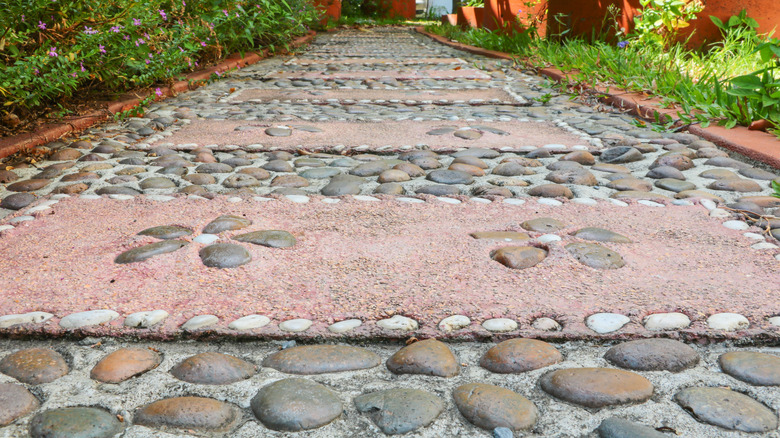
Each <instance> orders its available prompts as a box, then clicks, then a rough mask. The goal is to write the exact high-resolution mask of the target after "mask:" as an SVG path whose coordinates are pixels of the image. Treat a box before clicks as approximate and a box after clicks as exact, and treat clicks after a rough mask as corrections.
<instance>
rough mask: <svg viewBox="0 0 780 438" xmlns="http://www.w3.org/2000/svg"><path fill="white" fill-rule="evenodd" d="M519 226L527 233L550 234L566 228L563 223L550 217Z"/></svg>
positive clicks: (539, 218) (526, 222)
mask: <svg viewBox="0 0 780 438" xmlns="http://www.w3.org/2000/svg"><path fill="white" fill-rule="evenodd" d="M520 226H521V227H523V228H524V229H526V230H528V231H535V232H538V233H552V232H555V231H558V230H561V229H563V228H565V227H566V225H565V224H564V223H563V222H561V221H559V220H558V219H553V218H551V217H538V218H536V219H530V220H527V221H525V222H523V223H521V224H520Z"/></svg>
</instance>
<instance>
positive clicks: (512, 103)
mask: <svg viewBox="0 0 780 438" xmlns="http://www.w3.org/2000/svg"><path fill="white" fill-rule="evenodd" d="M49 148H51V149H52V150H54V153H53V155H52V156H51V157H50V159H49V161H47V162H44V163H36V165H35V166H23V165H21V166H16V167H15V168H12V169H6V170H0V182H2V183H3V184H5V186H4V187H2V188H0V199H1V200H0V254H2V258H1V259H0V272H2V273H3V275H2V277H0V291H2V293H0V309H2V311H1V312H0V331H2V333H4V334H5V336H6V337H7V338H9V339H14V338H20V337H24V338H28V337H29V336H34V337H38V338H40V337H43V338H44V339H52V340H50V341H21V340H7V341H3V343H2V345H0V372H1V373H2V374H0V400H2V401H5V403H0V424H2V425H5V424H9V425H8V426H5V427H0V436H13V437H15V436H26V435H27V434H28V433H29V434H31V435H32V436H35V437H39V436H41V437H42V436H101V437H102V436H113V435H114V434H115V433H121V434H122V435H120V436H124V437H146V436H155V437H158V436H231V437H232V436H282V435H284V436H287V435H290V436H298V435H300V436H315V437H319V436H322V437H333V436H381V435H382V434H383V432H384V433H388V434H392V433H403V432H407V431H412V430H414V431H415V432H413V433H411V434H410V435H411V436H425V437H438V436H463V437H466V436H469V437H470V436H490V435H491V434H493V436H497V437H504V436H512V432H511V431H510V430H505V429H502V427H508V428H510V429H513V430H515V431H516V435H515V436H560V437H580V436H603V437H623V436H632V437H637V436H675V434H676V435H677V436H694V437H709V436H742V435H743V433H747V432H756V433H762V434H763V436H780V435H778V432H777V427H778V425H777V411H778V409H780V392H778V391H780V390H778V385H780V376H779V375H778V373H779V372H780V364H778V361H780V359H778V353H779V351H778V350H777V348H772V347H769V346H771V345H777V340H778V339H780V337H779V335H778V330H780V316H778V315H780V300H778V298H777V297H778V294H779V293H780V281H779V280H778V279H780V263H778V260H780V250H779V249H778V246H777V245H778V239H779V238H780V220H778V219H773V218H772V216H773V215H777V212H778V210H780V199H777V198H773V197H771V196H769V195H770V194H771V193H772V190H771V188H770V182H771V180H773V179H775V180H778V171H777V170H776V169H775V170H772V169H767V168H762V167H760V166H759V167H756V166H755V163H747V162H745V161H743V160H741V159H740V158H739V157H729V156H728V155H727V154H726V153H725V152H724V151H722V150H720V149H718V148H717V147H715V145H713V144H711V143H709V142H706V141H703V140H700V139H698V138H696V137H694V136H692V135H689V134H684V133H657V132H654V131H651V130H648V129H645V128H638V127H637V126H636V125H635V124H634V122H633V120H632V118H630V117H628V116H626V115H623V114H621V113H620V112H618V111H616V110H612V109H609V108H601V107H593V106H588V105H585V104H583V103H580V102H576V101H571V100H570V99H569V96H562V95H558V94H557V93H556V92H555V91H553V90H552V89H550V88H548V85H547V84H546V83H545V82H544V81H543V80H542V79H540V78H538V77H536V76H534V75H532V74H530V73H527V72H521V71H517V70H515V69H513V68H511V66H510V65H508V64H506V63H503V64H502V63H501V62H496V61H495V60H489V59H485V58H481V57H478V56H475V55H470V54H466V53H463V52H458V51H455V50H453V49H450V48H448V47H443V46H441V45H438V44H436V43H434V42H432V41H430V40H428V39H426V38H425V37H423V36H421V35H418V34H415V33H414V32H411V31H409V30H406V29H394V28H375V29H364V30H348V31H341V32H338V33H333V34H327V35H321V36H319V37H318V38H317V40H316V42H315V43H314V44H313V45H312V46H311V47H310V48H309V49H308V50H307V51H306V52H304V53H301V54H299V55H297V56H294V57H280V58H272V59H268V60H264V61H262V62H260V63H258V64H255V65H253V66H250V67H247V68H244V69H242V70H239V71H234V72H230V73H229V76H228V77H227V78H225V79H223V80H220V81H217V82H214V83H212V84H210V85H208V86H205V87H203V88H200V89H198V90H196V91H193V92H189V93H185V94H182V95H180V96H178V97H176V98H172V99H168V100H166V101H164V102H159V103H156V104H154V105H153V106H152V107H151V108H150V110H149V112H147V114H146V116H145V117H142V118H133V119H129V120H127V121H123V122H114V123H107V124H105V125H102V126H100V127H98V128H93V129H90V130H89V131H87V132H85V133H83V135H82V136H81V137H79V138H74V139H68V140H63V141H60V142H56V143H53V144H50V145H49ZM61 336H71V337H75V338H78V339H80V338H83V337H85V336H86V337H87V338H86V339H83V340H81V341H60V340H53V339H55V338H57V337H61ZM659 336H660V338H672V339H679V340H682V341H685V342H686V343H685V344H684V343H681V342H679V341H670V340H667V339H657V340H651V341H646V340H645V341H642V340H641V339H643V338H648V337H659ZM519 337H521V338H526V340H523V341H518V340H516V339H517V338H519ZM139 338H140V339H146V341H143V342H141V341H138V342H131V341H130V340H129V339H139ZM430 338H437V339H440V340H443V341H446V343H441V342H436V341H431V340H426V341H419V342H414V341H415V340H417V339H430ZM528 338H536V339H544V340H546V341H548V342H551V344H548V343H545V342H542V341H531V340H528ZM190 339H199V341H198V342H194V343H193V342H189V341H185V340H190ZM215 339H218V340H219V341H215ZM271 339H276V341H271ZM513 339H514V340H513ZM627 339H637V340H638V341H634V342H635V343H632V342H625V343H622V344H620V346H618V347H615V348H613V349H610V347H611V346H612V345H615V343H616V342H618V341H620V342H622V341H623V340H627ZM166 340H178V341H179V342H161V341H166ZM242 340H243V341H247V340H252V342H246V343H242V342H241V341H242ZM293 340H297V341H298V342H305V343H314V345H320V346H312V347H296V348H292V347H293V346H294V341H293ZM404 340H407V342H408V343H409V346H408V347H406V348H405V349H404V350H402V351H400V352H399V351H398V350H399V349H401V347H402V346H403V344H402V343H400V342H401V341H404ZM464 341H471V342H464ZM474 341H481V342H474ZM499 341H504V342H503V343H501V344H499V346H498V347H495V348H494V349H493V350H491V353H488V354H487V355H485V354H486V352H487V351H488V350H489V349H490V348H492V347H494V346H495V345H496V343H497V342H499ZM712 341H723V342H722V343H715V344H710V342H712ZM322 342H327V343H328V344H337V345H340V346H339V347H325V346H322ZM358 342H363V344H359V343H358ZM385 342H397V343H396V344H392V343H390V344H387V343H385ZM636 342H638V344H637V343H636ZM36 348H37V349H38V350H30V349H36ZM282 348H284V353H278V352H277V350H280V349H282ZM275 352H277V353H275ZM215 353H222V354H215ZM726 353H728V354H726ZM109 354H111V356H109V357H108V358H107V359H105V360H103V359H104V358H105V357H106V356H107V355H109ZM272 354H273V356H272ZM453 354H454V355H453ZM724 354H726V355H725V356H724ZM225 355H228V356H225ZM483 355H484V356H485V357H483ZM191 356H192V357H193V358H190V357H191ZM188 358H190V359H188ZM385 361H387V363H386V364H383V363H384V362H385ZM98 362H100V363H101V364H100V365H98ZM616 367H617V368H616ZM629 370H630V371H629ZM507 373H508V374H507ZM295 375H303V377H301V378H300V379H299V378H293V377H295ZM133 376H136V377H133ZM274 382H276V383H274ZM272 384H273V385H272ZM484 385H496V386H484ZM380 391H390V392H380ZM301 394H305V396H303V398H304V400H302V401H297V398H298V397H301ZM177 397H188V398H177ZM193 397H194V398H193ZM296 403H297V404H296ZM292 404H294V405H295V406H296V408H291V407H290V406H291V405H292ZM68 407H83V408H84V409H76V410H73V409H70V410H68V409H66V410H60V409H64V408H68ZM625 420H629V421H630V422H631V423H626V422H625ZM697 420H698V421H697ZM639 425H645V428H644V429H636V430H634V429H632V428H636V427H640V428H641V427H642V426H639ZM647 427H650V428H649V429H648V428H647ZM85 428H87V429H89V428H92V429H90V430H87V429H85ZM597 428H598V432H596V429H597ZM300 429H312V431H310V432H302V433H300V434H294V433H292V432H286V433H281V432H273V431H274V430H283V431H291V430H300ZM656 429H657V430H656ZM77 430H80V431H78V432H77ZM162 431H165V432H162ZM49 433H54V435H49ZM57 434H59V435H57ZM79 434H81V435H79Z"/></svg>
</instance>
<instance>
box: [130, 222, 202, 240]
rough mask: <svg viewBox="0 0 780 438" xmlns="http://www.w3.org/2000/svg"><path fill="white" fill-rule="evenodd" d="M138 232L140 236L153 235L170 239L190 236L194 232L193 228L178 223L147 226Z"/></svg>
mask: <svg viewBox="0 0 780 438" xmlns="http://www.w3.org/2000/svg"><path fill="white" fill-rule="evenodd" d="M138 234H139V235H140V236H152V237H156V238H158V239H163V240H170V239H178V238H179V237H184V236H189V235H190V234H192V230H191V229H189V228H185V227H180V226H178V225H162V226H159V227H152V228H147V229H145V230H143V231H141V232H139V233H138Z"/></svg>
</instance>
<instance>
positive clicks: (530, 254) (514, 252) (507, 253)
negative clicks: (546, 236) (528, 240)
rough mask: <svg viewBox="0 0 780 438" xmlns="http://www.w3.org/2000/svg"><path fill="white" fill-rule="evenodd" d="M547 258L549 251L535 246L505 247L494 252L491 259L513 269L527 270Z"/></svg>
mask: <svg viewBox="0 0 780 438" xmlns="http://www.w3.org/2000/svg"><path fill="white" fill-rule="evenodd" d="M546 257H547V251H545V250H543V249H541V248H536V247H534V246H505V247H503V248H499V249H497V250H495V251H493V252H492V253H491V254H490V258H492V259H493V260H495V261H497V262H498V263H501V264H502V265H504V266H506V267H508V268H512V269H526V268H530V267H532V266H535V265H537V264H538V263H540V262H541V261H542V260H544V259H545V258H546Z"/></svg>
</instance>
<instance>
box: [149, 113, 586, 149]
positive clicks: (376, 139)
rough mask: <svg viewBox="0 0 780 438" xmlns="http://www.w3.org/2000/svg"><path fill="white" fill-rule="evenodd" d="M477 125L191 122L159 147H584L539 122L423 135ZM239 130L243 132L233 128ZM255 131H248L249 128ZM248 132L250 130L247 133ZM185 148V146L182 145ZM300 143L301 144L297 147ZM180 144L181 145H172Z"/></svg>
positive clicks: (573, 137)
mask: <svg viewBox="0 0 780 438" xmlns="http://www.w3.org/2000/svg"><path fill="white" fill-rule="evenodd" d="M282 125H288V126H293V127H295V126H313V127H316V128H319V129H321V130H322V131H323V132H307V131H303V130H300V129H298V130H296V129H294V130H293V134H292V135H291V136H289V137H272V136H269V135H267V134H265V129H266V128H268V127H271V126H282ZM469 125H479V123H477V122H475V123H469V122H460V121H459V122H413V121H404V122H389V121H385V122H382V123H370V122H324V123H322V122H321V123H317V122H308V121H300V122H276V123H274V122H247V121H240V120H235V121H234V120H219V121H217V120H193V121H192V123H190V124H189V125H186V126H185V127H184V128H182V129H181V130H179V131H176V132H175V133H174V134H173V135H172V136H170V137H165V138H163V139H161V140H159V141H158V142H157V143H173V144H174V148H176V149H194V148H195V146H194V145H197V146H206V145H218V146H225V145H237V146H249V145H252V144H262V145H263V149H264V150H268V148H277V149H282V150H290V151H292V150H297V149H306V150H329V149H331V148H333V147H334V146H336V145H345V146H346V147H347V148H354V147H357V146H361V145H368V146H371V147H372V149H373V148H376V147H381V146H386V145H392V147H390V148H388V149H387V150H386V152H389V151H398V150H400V145H401V143H399V141H398V139H399V138H400V136H403V141H404V143H406V144H407V145H415V144H418V143H424V144H427V145H428V146H429V147H430V148H431V149H433V150H436V151H440V152H451V151H455V150H458V149H461V148H469V147H482V148H491V149H499V148H503V147H510V148H520V147H521V146H527V145H531V146H537V147H541V146H543V145H545V144H551V143H554V144H562V145H565V146H574V145H576V144H582V139H581V138H579V137H577V136H575V135H572V134H571V133H569V132H567V131H565V130H563V129H561V128H559V127H557V126H555V125H553V124H552V123H538V122H526V123H520V122H494V123H490V127H491V128H496V129H500V130H503V131H505V132H508V133H509V134H510V135H498V134H493V133H490V132H484V133H483V135H482V137H481V138H480V139H477V140H465V139H462V138H458V137H455V136H454V135H452V133H450V134H445V135H428V134H426V132H428V131H430V130H432V129H435V128H441V127H444V126H457V127H464V126H469ZM240 127H243V128H242V129H243V130H241V131H236V128H240ZM253 127H254V128H257V129H252V128H253ZM247 128H248V129H247ZM182 145H184V146H182ZM301 145H303V146H301ZM176 146H179V147H176Z"/></svg>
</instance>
